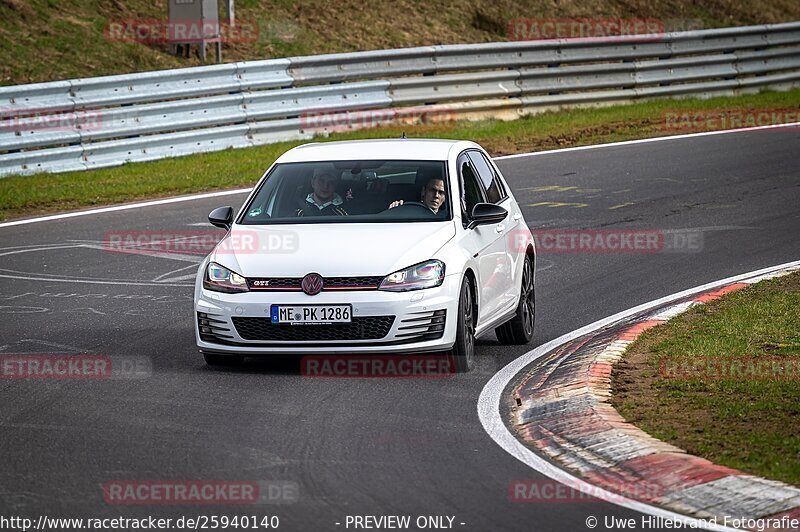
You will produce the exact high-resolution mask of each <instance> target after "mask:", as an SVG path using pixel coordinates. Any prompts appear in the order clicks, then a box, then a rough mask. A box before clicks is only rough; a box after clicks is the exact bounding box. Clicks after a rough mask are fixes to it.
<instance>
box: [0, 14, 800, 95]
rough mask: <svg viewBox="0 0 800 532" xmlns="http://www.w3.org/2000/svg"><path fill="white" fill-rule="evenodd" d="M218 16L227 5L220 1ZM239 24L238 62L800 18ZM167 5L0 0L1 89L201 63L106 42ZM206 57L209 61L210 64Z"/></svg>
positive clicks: (229, 51) (371, 18)
mask: <svg viewBox="0 0 800 532" xmlns="http://www.w3.org/2000/svg"><path fill="white" fill-rule="evenodd" d="M219 6H220V11H221V18H222V19H223V20H224V14H223V13H224V9H225V2H219ZM236 16H237V19H238V20H239V21H241V22H247V23H252V24H254V25H256V26H258V27H259V28H261V31H260V32H259V38H258V39H256V40H254V41H252V42H239V43H231V44H226V45H225V47H224V60H225V61H242V60H254V59H266V58H271V57H286V56H290V55H307V54H320V53H333V52H349V51H356V50H376V49H384V48H400V47H407V46H422V45H434V44H454V43H472V42H489V41H503V40H506V39H508V38H509V36H508V24H509V21H510V20H513V19H521V18H527V19H554V18H556V19H565V18H627V19H636V18H639V19H644V18H647V19H660V20H661V21H662V23H663V25H664V27H665V29H667V30H670V29H684V28H687V27H688V28H697V27H698V26H699V27H706V28H714V27H721V26H743V25H751V24H768V23H777V22H788V21H793V20H798V19H800V3H798V2H796V1H792V0H761V1H759V2H754V1H745V2H742V1H741V0H715V1H714V2H710V3H709V2H706V3H702V4H700V3H697V2H695V1H694V0H599V1H595V2H541V1H540V0H472V1H471V2H469V4H468V5H466V4H464V3H463V2H459V1H456V0H424V1H423V0H399V1H398V0H372V1H370V2H368V3H364V2H363V1H362V0H338V1H336V2H330V1H328V0H298V1H288V0H258V1H256V0H248V1H238V2H236ZM166 17H167V1H166V0H72V1H71V2H55V1H53V0H0V85H14V84H19V83H32V82H37V81H52V80H55V79H69V78H78V77H88V76H100V75H108V74H122V73H127V72H132V71H139V70H158V69H163V68H178V67H182V66H195V65H198V64H200V60H199V58H198V57H197V56H196V55H193V56H192V57H191V58H188V59H184V58H179V57H175V56H172V55H169V54H168V53H167V46H166V45H165V44H147V43H130V42H122V41H119V40H110V39H107V38H106V36H105V34H104V31H103V30H104V28H105V27H106V25H107V24H108V23H110V22H114V21H123V20H164V19H166ZM213 60H214V57H213V54H211V58H210V59H209V61H213Z"/></svg>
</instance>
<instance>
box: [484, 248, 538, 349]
mask: <svg viewBox="0 0 800 532" xmlns="http://www.w3.org/2000/svg"><path fill="white" fill-rule="evenodd" d="M535 294H536V290H535V287H534V284H533V264H532V263H531V258H530V257H529V256H527V255H526V256H525V264H523V266H522V285H521V287H520V294H519V304H518V305H517V313H516V315H515V316H514V317H513V318H511V319H510V320H509V321H507V322H505V323H504V324H502V325H501V326H500V327H498V328H496V329H495V330H494V332H495V334H497V339H498V340H500V343H501V344H503V345H524V344H527V343H528V342H530V341H531V338H533V326H534V322H535V318H536V297H535Z"/></svg>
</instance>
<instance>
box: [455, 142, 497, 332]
mask: <svg viewBox="0 0 800 532" xmlns="http://www.w3.org/2000/svg"><path fill="white" fill-rule="evenodd" d="M457 166H458V174H459V184H460V186H461V208H462V222H463V223H464V225H465V227H466V226H468V225H469V222H470V221H471V219H470V215H471V213H472V209H473V208H474V207H475V205H476V204H478V203H485V202H486V191H485V190H484V188H483V185H482V184H481V181H480V179H479V177H478V173H477V171H476V168H475V165H474V164H473V162H472V160H471V158H470V156H469V152H464V153H462V154H461V155H460V156H459V157H458V160H457ZM504 229H505V226H504V225H503V222H501V223H498V224H489V225H479V226H476V227H473V228H471V229H467V233H466V235H465V237H464V240H463V243H464V246H465V247H466V249H467V250H468V251H469V253H470V255H472V256H473V257H474V258H475V260H476V262H477V265H478V271H477V272H476V276H477V282H478V287H477V291H478V294H479V308H478V325H480V324H482V323H486V322H487V321H491V320H492V319H493V318H495V317H496V316H497V315H498V314H499V312H500V310H501V309H500V306H501V304H502V303H503V298H504V293H505V290H506V284H507V281H506V280H505V276H506V275H507V272H505V271H504V266H503V265H504V263H506V264H507V250H506V243H505V236H504Z"/></svg>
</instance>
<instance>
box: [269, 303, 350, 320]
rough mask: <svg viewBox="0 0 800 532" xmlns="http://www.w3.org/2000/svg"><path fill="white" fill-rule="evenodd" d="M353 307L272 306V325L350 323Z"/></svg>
mask: <svg viewBox="0 0 800 532" xmlns="http://www.w3.org/2000/svg"><path fill="white" fill-rule="evenodd" d="M352 314H353V306H352V305H272V306H271V307H270V315H271V316H272V323H288V324H292V325H300V324H325V323H350V320H351V317H352Z"/></svg>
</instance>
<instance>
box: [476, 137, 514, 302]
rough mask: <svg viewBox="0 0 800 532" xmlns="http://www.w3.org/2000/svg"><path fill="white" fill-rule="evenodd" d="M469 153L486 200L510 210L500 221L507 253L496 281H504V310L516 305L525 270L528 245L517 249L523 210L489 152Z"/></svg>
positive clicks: (499, 267)
mask: <svg viewBox="0 0 800 532" xmlns="http://www.w3.org/2000/svg"><path fill="white" fill-rule="evenodd" d="M468 154H469V158H470V161H471V162H472V164H473V166H474V168H475V171H476V172H477V174H478V178H479V179H480V182H481V185H482V187H483V190H484V191H485V195H486V201H487V202H488V203H494V204H497V205H500V206H501V207H503V208H504V209H505V210H507V211H508V216H507V217H506V219H505V220H503V222H502V223H501V224H499V225H501V226H502V235H503V243H504V244H505V251H506V255H505V257H504V259H503V260H502V261H500V262H498V269H497V270H498V271H497V274H496V282H497V283H500V282H502V283H504V287H503V295H502V296H501V301H500V302H499V303H498V305H499V308H500V311H501V312H503V311H505V310H508V309H511V308H512V307H514V306H515V302H516V298H517V295H518V294H519V286H520V279H519V274H518V272H521V271H522V263H521V260H520V259H522V260H524V258H525V248H524V247H522V249H517V248H518V247H520V246H519V242H518V241H517V240H518V238H517V237H519V236H520V235H521V233H520V231H519V228H520V223H521V220H522V212H521V211H520V208H519V205H517V202H516V201H514V198H513V197H512V196H511V194H509V193H508V191H507V190H506V187H505V184H504V183H503V180H502V179H501V178H500V174H499V172H498V171H497V168H496V167H495V166H494V164H493V163H492V161H491V160H490V159H489V156H488V155H486V154H485V153H483V152H481V151H478V150H470V151H469V152H468ZM501 275H502V277H501Z"/></svg>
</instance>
